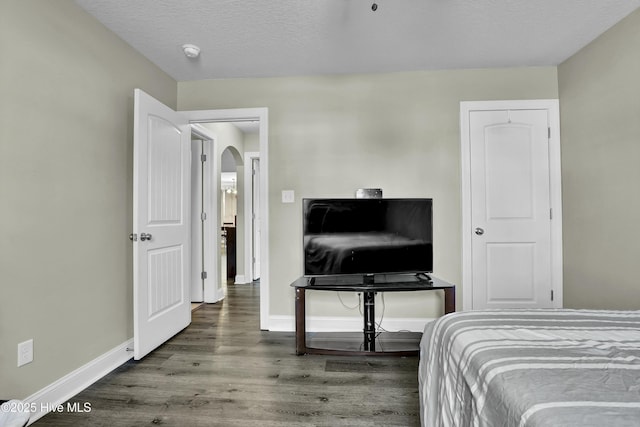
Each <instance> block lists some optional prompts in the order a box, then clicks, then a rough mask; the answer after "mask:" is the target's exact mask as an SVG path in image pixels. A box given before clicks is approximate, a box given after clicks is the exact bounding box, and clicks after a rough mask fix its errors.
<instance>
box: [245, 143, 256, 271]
mask: <svg viewBox="0 0 640 427" xmlns="http://www.w3.org/2000/svg"><path fill="white" fill-rule="evenodd" d="M254 159H260V152H258V151H246V152H245V153H244V271H245V275H246V277H247V278H248V279H249V282H251V278H253V277H254V276H253V260H252V258H253V218H252V217H251V213H252V212H253V190H252V191H249V189H250V188H251V189H252V188H253V160H254ZM249 282H242V283H249Z"/></svg>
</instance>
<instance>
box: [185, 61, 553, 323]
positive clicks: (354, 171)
mask: <svg viewBox="0 0 640 427" xmlns="http://www.w3.org/2000/svg"><path fill="white" fill-rule="evenodd" d="M557 97H558V90H557V75H556V68H555V67H548V68H516V69H500V70H460V71H424V72H409V73H392V74H379V75H349V76H333V77H330V76H327V77H298V78H270V79H229V80H207V81H197V82H180V83H178V107H179V109H182V110H195V109H213V108H240V107H268V108H269V186H270V189H269V204H270V205H269V206H270V213H269V215H270V216H269V220H270V223H269V227H270V240H271V241H270V247H269V250H270V257H271V258H270V267H271V268H270V277H269V281H270V288H271V289H270V304H271V307H270V311H271V313H270V314H271V315H276V316H281V315H292V314H293V306H294V296H293V291H292V289H291V288H290V287H289V283H291V282H292V281H293V280H295V279H296V278H297V277H298V276H300V274H301V273H302V260H301V254H302V248H301V243H302V237H301V228H302V225H301V219H302V218H301V216H302V215H301V204H300V200H301V199H302V198H303V197H322V196H336V197H351V196H353V195H354V192H355V190H356V189H357V188H362V187H381V188H383V190H384V195H385V197H432V198H433V199H434V222H435V226H434V228H435V230H434V231H435V232H434V242H435V243H434V245H435V249H434V251H435V259H434V264H435V273H436V274H437V275H438V276H440V277H442V278H444V279H446V280H449V281H451V282H453V283H456V284H460V279H461V235H460V232H461V214H460V209H461V206H460V197H461V195H460V124H459V108H460V106H459V103H460V101H465V100H467V101H468V100H491V99H536V98H557ZM284 189H291V190H294V191H295V194H296V202H295V203H294V204H282V203H281V193H280V192H281V190H284ZM318 294H319V293H311V295H310V296H309V298H314V299H315V302H314V303H313V304H311V305H310V308H309V310H308V311H309V314H310V315H322V316H343V315H344V316H359V314H358V311H357V310H355V312H354V311H345V309H343V307H342V305H341V304H340V303H339V301H337V300H336V298H335V296H333V295H322V296H320V295H318ZM323 294H324V293H323ZM458 296H459V297H460V294H458ZM385 298H386V300H387V302H388V304H387V305H386V313H385V316H392V317H429V316H431V317H433V316H436V315H438V314H439V313H440V309H441V307H440V301H439V299H437V298H435V297H434V296H428V295H425V296H424V298H415V296H407V295H399V294H389V295H388V296H385ZM393 300H398V301H397V302H392V301H393ZM460 301H461V299H460ZM389 302H392V303H389ZM349 303H350V304H349V305H352V304H351V301H349Z"/></svg>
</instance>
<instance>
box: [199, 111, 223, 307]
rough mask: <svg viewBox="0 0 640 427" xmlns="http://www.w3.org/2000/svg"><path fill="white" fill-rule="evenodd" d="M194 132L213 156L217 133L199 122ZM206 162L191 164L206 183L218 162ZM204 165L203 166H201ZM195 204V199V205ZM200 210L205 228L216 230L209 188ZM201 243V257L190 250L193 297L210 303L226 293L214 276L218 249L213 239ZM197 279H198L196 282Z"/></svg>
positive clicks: (206, 230)
mask: <svg viewBox="0 0 640 427" xmlns="http://www.w3.org/2000/svg"><path fill="white" fill-rule="evenodd" d="M191 134H192V135H195V136H197V137H198V138H199V139H200V140H202V153H203V154H204V155H205V156H206V158H207V159H212V157H211V153H212V152H213V145H214V144H215V136H214V135H213V134H212V133H211V132H210V131H209V130H208V129H207V128H205V127H204V126H202V125H199V124H192V125H191ZM198 157H200V156H198ZM207 165H208V167H204V165H203V164H202V162H197V163H196V164H195V165H193V164H192V165H191V167H192V168H195V169H196V170H197V171H198V172H199V173H201V174H203V175H204V176H203V178H204V179H203V180H204V182H205V183H207V182H212V179H213V178H212V177H213V169H214V168H215V162H212V161H208V162H207ZM203 167H204V170H202V168H203ZM205 190H206V188H205ZM194 204H195V203H194V201H193V200H192V205H194ZM201 211H202V212H204V213H205V215H206V217H205V218H206V219H205V231H204V232H205V233H206V232H208V227H207V225H206V224H209V227H211V226H212V225H211V224H213V227H214V229H216V230H217V227H216V226H215V224H216V222H214V221H216V220H217V216H216V210H215V209H214V201H213V200H212V197H211V194H210V192H208V191H203V194H202V209H201ZM192 217H193V218H194V219H193V220H194V221H195V220H198V221H200V212H194V213H192ZM196 217H197V218H196ZM192 228H193V227H192ZM192 238H193V234H192ZM202 243H203V244H202V245H198V247H199V248H200V252H202V251H203V250H204V255H205V256H204V257H202V255H203V254H202V253H198V254H196V253H195V252H194V251H192V254H191V256H192V262H191V266H192V272H191V282H192V284H191V285H192V292H191V296H192V301H204V302H207V303H212V302H217V301H220V300H221V299H222V298H224V293H221V292H219V291H218V288H219V283H218V281H216V280H215V279H216V278H217V277H218V268H217V263H216V262H214V256H213V255H214V254H215V253H216V252H215V247H214V246H213V244H212V242H211V239H204V242H202ZM192 247H193V244H192ZM198 256H199V257H200V258H201V259H202V261H196V257H198ZM202 272H207V276H206V278H204V279H202V278H201V277H202V276H201V274H202ZM196 282H197V283H198V284H197V285H196ZM202 283H204V286H203V288H202V290H201V292H198V298H197V299H194V296H195V295H196V292H195V290H194V288H195V287H199V286H200V284H202Z"/></svg>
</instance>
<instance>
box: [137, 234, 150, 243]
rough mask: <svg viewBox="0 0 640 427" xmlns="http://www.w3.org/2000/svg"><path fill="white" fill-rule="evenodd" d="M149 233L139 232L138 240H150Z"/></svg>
mask: <svg viewBox="0 0 640 427" xmlns="http://www.w3.org/2000/svg"><path fill="white" fill-rule="evenodd" d="M151 237H152V236H151V233H140V241H141V242H144V241H145V240H151Z"/></svg>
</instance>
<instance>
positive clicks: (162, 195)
mask: <svg viewBox="0 0 640 427" xmlns="http://www.w3.org/2000/svg"><path fill="white" fill-rule="evenodd" d="M190 144H191V131H190V128H189V125H188V123H187V120H186V119H185V118H184V117H183V116H182V115H180V114H178V113H176V112H175V111H173V110H171V109H170V108H168V107H166V106H165V105H163V104H161V103H160V102H159V101H157V100H155V99H154V98H152V97H151V96H149V95H147V94H145V93H144V92H142V91H140V90H138V89H136V91H135V117H134V179H133V181H134V189H133V198H134V200H133V226H134V235H137V240H136V239H134V250H133V258H134V259H133V266H134V267H133V269H134V279H133V287H134V289H133V291H134V358H135V359H136V360H138V359H141V358H142V357H144V356H145V355H146V354H148V353H149V352H151V351H152V350H153V349H155V348H156V347H158V346H159V345H161V344H162V343H164V342H165V341H166V340H167V339H169V338H171V337H172V336H173V335H175V334H176V333H177V332H179V331H181V330H182V329H184V328H185V327H186V326H187V325H188V324H189V323H190V322H191V310H190V297H189V294H190V282H189V278H190V246H189V234H190V231H191V230H190V219H189V203H190V193H189V191H190V189H189V186H190Z"/></svg>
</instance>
